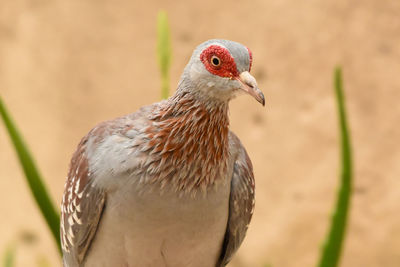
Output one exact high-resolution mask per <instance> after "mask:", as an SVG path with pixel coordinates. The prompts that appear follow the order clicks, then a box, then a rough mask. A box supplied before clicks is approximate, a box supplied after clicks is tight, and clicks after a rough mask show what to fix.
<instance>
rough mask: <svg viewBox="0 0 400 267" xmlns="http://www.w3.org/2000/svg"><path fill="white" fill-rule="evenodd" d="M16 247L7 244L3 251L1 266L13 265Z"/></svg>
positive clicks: (10, 266) (11, 266)
mask: <svg viewBox="0 0 400 267" xmlns="http://www.w3.org/2000/svg"><path fill="white" fill-rule="evenodd" d="M15 254H16V249H15V246H14V245H9V246H8V248H7V249H6V252H5V253H4V259H3V267H14V265H15Z"/></svg>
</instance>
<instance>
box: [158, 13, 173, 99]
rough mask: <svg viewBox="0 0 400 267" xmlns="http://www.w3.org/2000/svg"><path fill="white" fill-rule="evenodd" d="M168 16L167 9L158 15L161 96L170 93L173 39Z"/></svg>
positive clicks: (164, 97) (164, 96) (166, 96)
mask: <svg viewBox="0 0 400 267" xmlns="http://www.w3.org/2000/svg"><path fill="white" fill-rule="evenodd" d="M170 39H171V38H170V30H169V25H168V17H167V13H166V12H165V11H160V12H158V17H157V57H158V64H159V66H160V72H161V97H162V98H163V99H166V98H168V95H169V69H170V65H171V41H170Z"/></svg>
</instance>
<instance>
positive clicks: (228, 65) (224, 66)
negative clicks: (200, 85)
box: [200, 45, 239, 78]
mask: <svg viewBox="0 0 400 267" xmlns="http://www.w3.org/2000/svg"><path fill="white" fill-rule="evenodd" d="M213 57H217V58H218V59H219V60H220V62H219V63H220V64H219V65H218V66H216V65H215V64H213V63H212V62H211V60H212V58H213ZM213 59H214V58H213ZM200 60H201V62H203V64H204V66H205V67H206V69H207V70H208V71H209V72H210V73H212V74H214V75H218V76H220V77H225V78H232V77H237V76H239V73H238V70H237V68H236V63H235V60H234V59H233V58H232V56H231V54H230V53H229V51H228V50H227V49H226V48H223V47H221V46H219V45H211V46H209V47H207V48H206V49H204V50H203V52H201V55H200Z"/></svg>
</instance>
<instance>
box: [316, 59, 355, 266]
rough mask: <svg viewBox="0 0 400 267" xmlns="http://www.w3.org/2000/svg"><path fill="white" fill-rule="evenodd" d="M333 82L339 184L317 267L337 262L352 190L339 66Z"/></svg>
mask: <svg viewBox="0 0 400 267" xmlns="http://www.w3.org/2000/svg"><path fill="white" fill-rule="evenodd" d="M334 82H335V93H336V103H337V106H338V114H339V128H340V139H341V158H340V161H341V176H340V182H341V184H340V188H339V191H338V193H337V202H336V208H335V211H334V213H333V216H332V221H331V228H330V230H329V233H328V236H327V238H326V241H325V244H324V248H323V250H322V254H321V258H320V261H319V264H318V266H319V267H335V266H338V264H339V260H340V255H341V251H342V247H343V241H344V238H345V235H346V225H347V218H348V214H349V207H350V198H351V192H352V190H351V184H352V158H351V144H350V136H349V130H348V126H347V117H346V108H345V99H344V95H343V85H342V74H341V69H340V68H339V67H338V68H336V69H335V77H334Z"/></svg>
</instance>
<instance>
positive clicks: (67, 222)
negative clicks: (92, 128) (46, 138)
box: [60, 137, 106, 267]
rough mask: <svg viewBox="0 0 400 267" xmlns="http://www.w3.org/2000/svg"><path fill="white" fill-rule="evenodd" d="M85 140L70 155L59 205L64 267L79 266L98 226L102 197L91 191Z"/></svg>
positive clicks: (91, 178) (92, 188)
mask: <svg viewBox="0 0 400 267" xmlns="http://www.w3.org/2000/svg"><path fill="white" fill-rule="evenodd" d="M87 143H88V137H85V138H83V139H82V141H81V142H80V144H79V145H78V148H77V150H76V152H75V153H74V155H73V157H72V160H71V165H70V170H69V173H68V178H67V182H66V185H65V192H64V196H63V199H62V203H61V225H60V228H61V229H60V235H61V246H62V250H63V255H64V257H63V262H64V266H65V267H75V266H76V267H78V266H82V264H83V262H84V258H85V255H86V252H87V250H88V248H89V247H90V244H91V242H92V240H93V237H94V235H95V233H96V230H97V227H98V225H99V222H100V219H101V215H102V213H103V209H104V208H105V205H104V203H105V200H106V194H105V192H104V191H102V190H101V189H99V188H96V187H92V181H93V177H91V174H90V171H89V166H88V159H87V149H86V147H87Z"/></svg>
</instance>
